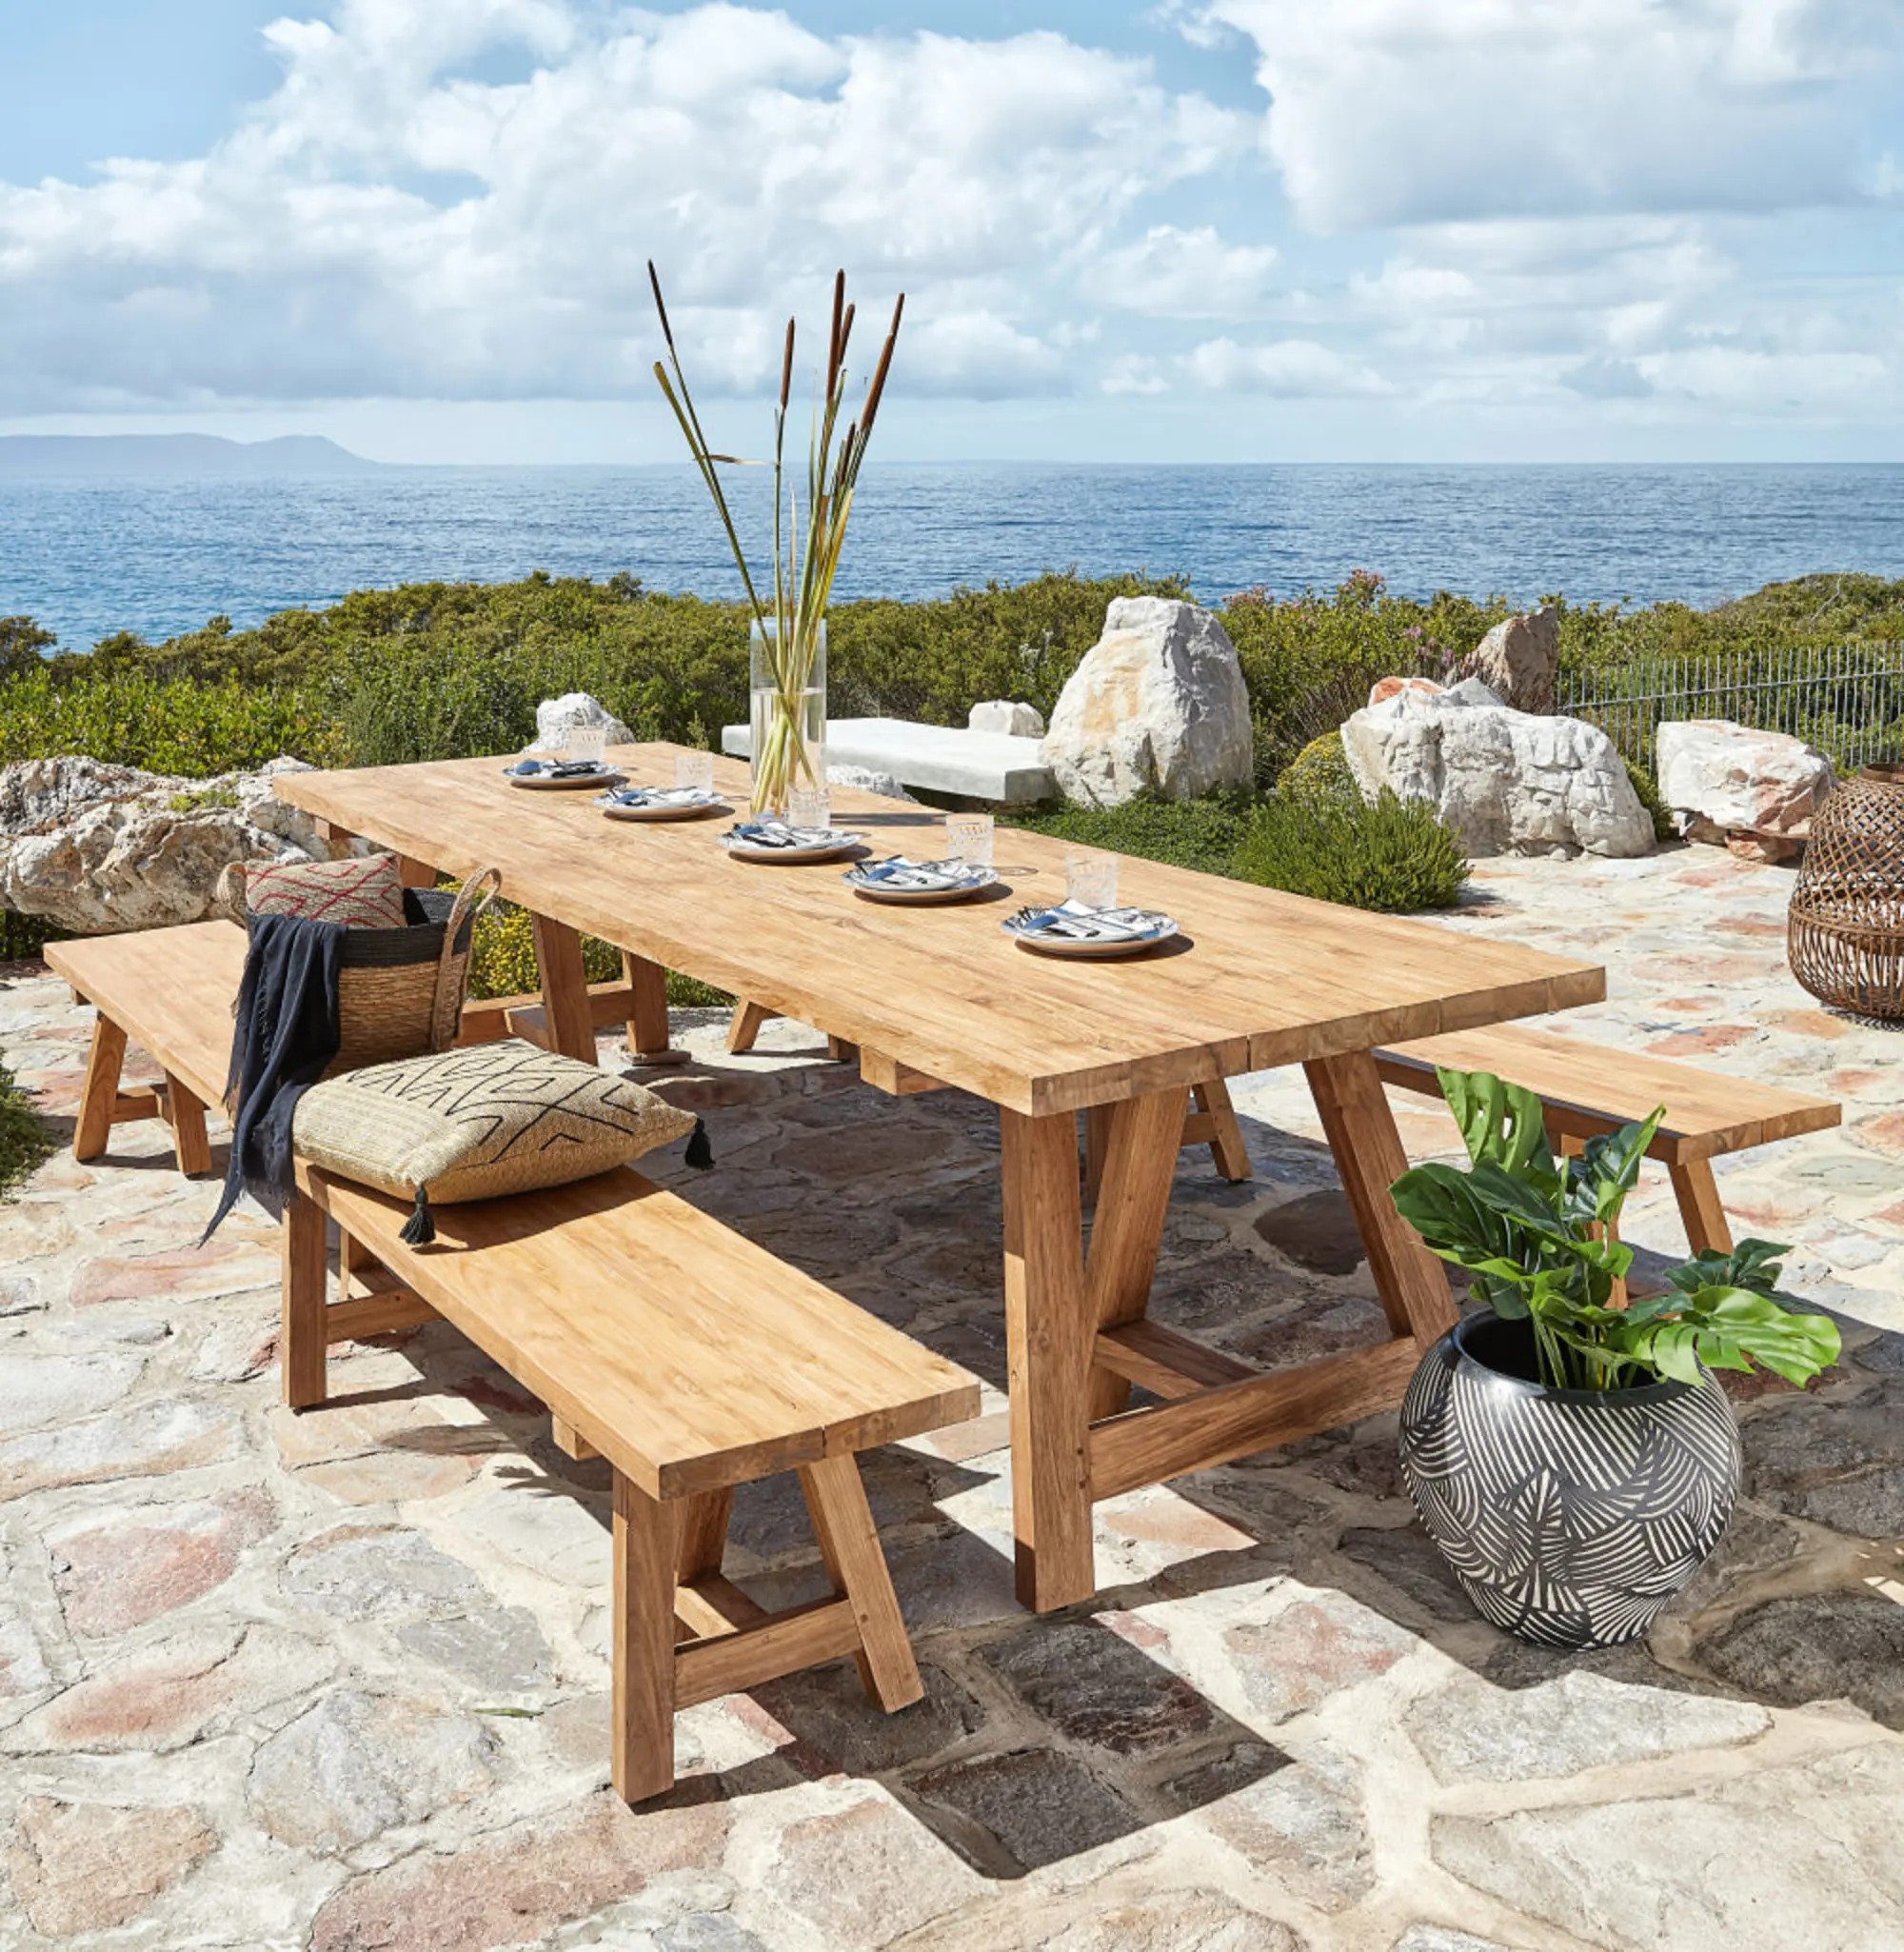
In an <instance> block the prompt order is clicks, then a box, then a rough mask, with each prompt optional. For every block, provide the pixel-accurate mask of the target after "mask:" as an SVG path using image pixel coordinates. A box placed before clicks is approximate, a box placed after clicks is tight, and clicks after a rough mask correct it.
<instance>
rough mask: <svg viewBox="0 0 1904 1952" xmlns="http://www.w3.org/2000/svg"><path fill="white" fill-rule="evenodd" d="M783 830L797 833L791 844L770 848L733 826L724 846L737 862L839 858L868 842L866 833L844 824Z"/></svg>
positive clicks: (728, 832) (724, 836) (797, 861)
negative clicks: (851, 830) (851, 828)
mask: <svg viewBox="0 0 1904 1952" xmlns="http://www.w3.org/2000/svg"><path fill="white" fill-rule="evenodd" d="M783 831H785V832H786V833H788V834H790V835H792V836H793V839H792V841H791V843H789V844H783V845H782V846H780V847H769V846H763V845H762V844H761V843H760V842H758V841H755V840H752V839H750V838H749V836H748V834H747V832H746V829H745V827H729V828H728V829H727V831H726V832H725V833H724V834H723V835H722V836H721V845H722V847H724V848H725V849H726V850H727V852H728V853H730V854H731V855H732V856H733V857H734V859H735V860H736V861H784V862H788V863H799V862H803V861H837V860H838V859H839V858H840V856H841V855H842V854H850V853H851V852H852V851H853V849H854V848H855V847H863V846H864V845H865V841H866V837H865V835H864V834H856V833H851V832H849V831H848V830H847V829H846V828H844V827H787V828H785V829H783Z"/></svg>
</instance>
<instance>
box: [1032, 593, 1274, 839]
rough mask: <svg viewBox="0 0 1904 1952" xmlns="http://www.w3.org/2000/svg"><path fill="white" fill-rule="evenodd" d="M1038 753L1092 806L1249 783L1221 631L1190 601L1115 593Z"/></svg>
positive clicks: (1242, 704) (1242, 710)
mask: <svg viewBox="0 0 1904 1952" xmlns="http://www.w3.org/2000/svg"><path fill="white" fill-rule="evenodd" d="M1042 754H1043V759H1044V763H1045V765H1046V766H1048V767H1050V768H1051V773H1052V777H1053V779H1054V780H1055V781H1056V783H1057V786H1058V789H1059V791H1060V792H1061V793H1062V794H1063V795H1064V797H1065V798H1066V799H1067V800H1077V801H1081V802H1082V803H1083V804H1085V805H1086V806H1092V807H1117V806H1121V805H1122V804H1123V803H1124V802H1125V801H1127V800H1133V799H1135V798H1136V797H1137V796H1138V795H1139V794H1140V793H1142V792H1146V791H1148V792H1157V793H1160V794H1162V795H1163V797H1164V798H1165V799H1167V800H1190V799H1194V798H1196V797H1197V796H1198V795H1199V794H1201V793H1208V792H1212V791H1214V790H1216V789H1217V788H1218V787H1237V786H1247V785H1249V783H1250V781H1251V779H1252V778H1253V777H1254V775H1255V741H1254V733H1253V731H1252V728H1251V724H1250V711H1249V694H1248V692H1247V691H1246V690H1245V688H1244V686H1243V674H1242V667H1241V665H1240V664H1239V663H1238V661H1237V652H1236V647H1235V646H1234V645H1233V644H1232V643H1231V642H1230V640H1229V637H1228V635H1227V634H1226V633H1225V632H1224V629H1223V627H1222V625H1221V624H1220V623H1219V622H1218V621H1217V619H1216V617H1215V616H1213V615H1212V614H1211V613H1210V612H1209V611H1208V610H1203V609H1199V608H1197V606H1196V605H1195V604H1190V603H1179V602H1176V601H1174V600H1173V599H1171V598H1168V597H1160V596H1131V597H1119V598H1117V599H1116V600H1115V601H1113V603H1112V604H1111V606H1110V608H1109V609H1108V610H1107V611H1106V612H1105V614H1104V633H1103V635H1102V636H1101V638H1100V639H1099V640H1098V642H1097V643H1096V644H1095V645H1093V646H1092V647H1091V648H1090V649H1089V650H1087V651H1086V652H1085V653H1084V656H1083V658H1082V660H1081V663H1080V664H1079V666H1078V667H1077V669H1076V670H1074V671H1073V672H1072V673H1071V675H1070V677H1069V678H1067V679H1066V680H1065V681H1064V688H1063V690H1062V691H1061V692H1060V693H1059V696H1058V704H1057V707H1056V708H1055V709H1054V710H1053V712H1052V714H1051V729H1050V731H1049V732H1047V733H1046V734H1045V738H1044V744H1043V747H1042Z"/></svg>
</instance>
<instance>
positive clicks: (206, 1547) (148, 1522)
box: [47, 1489, 277, 1635]
mask: <svg viewBox="0 0 1904 1952" xmlns="http://www.w3.org/2000/svg"><path fill="white" fill-rule="evenodd" d="M276 1523H277V1513H276V1511H275V1509H274V1508H273V1506H272V1504H271V1502H270V1500H269V1498H268V1496H267V1495H266V1494H265V1492H263V1491H262V1490H257V1489H253V1490H246V1491H228V1492H226V1493H224V1494H222V1495H221V1496H219V1497H217V1498H205V1499H197V1500H194V1501H193V1502H191V1503H190V1504H165V1505H149V1504H142V1505H133V1506H130V1507H123V1508H122V1509H120V1510H119V1511H117V1512H114V1513H111V1514H110V1515H109V1516H108V1517H106V1518H105V1519H104V1520H101V1519H100V1518H98V1517H96V1516H89V1517H87V1518H85V1519H80V1520H76V1521H74V1522H72V1523H70V1524H66V1525H62V1526H60V1527H59V1528H58V1529H57V1530H55V1531H51V1532H49V1533H48V1535H47V1550H48V1552H49V1553H50V1555H51V1558H52V1562H53V1584H54V1586H55V1588H56V1589H57V1591H58V1593H59V1596H60V1604H61V1605H62V1606H63V1607H64V1608H65V1610H66V1621H67V1625H68V1626H69V1628H70V1629H71V1630H72V1631H73V1632H74V1633H76V1634H91V1635H104V1634H115V1633H124V1632H125V1631H126V1630H127V1629H128V1628H129V1627H133V1626H139V1625H142V1624H143V1623H145V1622H146V1621H148V1620H152V1619H156V1618H157V1616H158V1615H159V1614H161V1613H169V1612H171V1611H172V1610H173V1609H174V1608H175V1607H179V1606H184V1605H186V1604H188V1603H189V1602H191V1601H193V1600H196V1599H198V1598H199V1597H200V1596H201V1595H202V1594H205V1593H208V1592H210V1590H211V1589H212V1588H213V1587H214V1586H217V1585H221V1584H224V1582H225V1581H226V1580H228V1579H229V1578H230V1577H231V1575H232V1573H233V1572H234V1571H235V1570H236V1569H237V1564H238V1555H239V1554H240V1553H241V1552H243V1551H244V1549H245V1548H246V1546H248V1545H253V1544H256V1543H257V1542H258V1541H259V1540H260V1539H262V1538H264V1537H265V1536H266V1535H267V1534H268V1532H269V1531H270V1529H271V1527H272V1526H273V1525H274V1524H276Z"/></svg>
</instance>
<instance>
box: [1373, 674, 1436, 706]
mask: <svg viewBox="0 0 1904 1952" xmlns="http://www.w3.org/2000/svg"><path fill="white" fill-rule="evenodd" d="M1446 689H1447V687H1446V686H1445V685H1438V684H1437V683H1436V682H1435V680H1434V679H1433V678H1378V679H1377V680H1376V681H1375V683H1374V684H1373V685H1371V686H1370V687H1369V695H1368V702H1369V703H1370V704H1371V705H1386V704H1387V703H1388V701H1389V700H1390V699H1391V698H1397V697H1399V696H1400V694H1401V693H1402V692H1404V691H1412V692H1414V693H1415V695H1416V696H1417V697H1418V698H1439V697H1440V695H1441V694H1442V692H1443V691H1445V690H1446Z"/></svg>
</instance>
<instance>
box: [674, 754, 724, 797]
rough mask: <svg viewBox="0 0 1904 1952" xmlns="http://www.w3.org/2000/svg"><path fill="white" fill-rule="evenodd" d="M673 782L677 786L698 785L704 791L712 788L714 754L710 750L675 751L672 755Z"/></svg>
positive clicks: (709, 791)
mask: <svg viewBox="0 0 1904 1952" xmlns="http://www.w3.org/2000/svg"><path fill="white" fill-rule="evenodd" d="M674 783H675V785H676V786H677V787H699V788H700V789H701V791H702V792H704V793H711V792H712V791H713V790H714V755H713V754H712V753H711V752H677V753H676V754H675V755H674Z"/></svg>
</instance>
